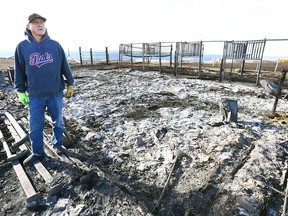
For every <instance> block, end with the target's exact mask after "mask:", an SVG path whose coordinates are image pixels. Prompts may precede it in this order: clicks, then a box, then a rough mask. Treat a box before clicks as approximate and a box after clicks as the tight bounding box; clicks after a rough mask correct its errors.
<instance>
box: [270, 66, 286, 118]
mask: <svg viewBox="0 0 288 216" xmlns="http://www.w3.org/2000/svg"><path fill="white" fill-rule="evenodd" d="M281 72H282V75H281V78H280V81H279V84H278V88H277V92H276V95H275V101H274V104H273V109H272V117H274V116H275V111H276V107H277V104H278V100H279V97H280V95H281V87H282V84H283V83H284V81H285V77H286V73H287V71H286V70H285V69H283V70H282V71H281Z"/></svg>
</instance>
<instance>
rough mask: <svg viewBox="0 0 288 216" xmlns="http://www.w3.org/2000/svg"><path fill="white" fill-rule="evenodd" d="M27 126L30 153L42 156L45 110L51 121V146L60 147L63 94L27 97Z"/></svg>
mask: <svg viewBox="0 0 288 216" xmlns="http://www.w3.org/2000/svg"><path fill="white" fill-rule="evenodd" d="M29 100H30V102H29V124H30V131H29V135H30V142H31V145H32V153H33V155H36V156H42V155H43V154H44V142H43V130H44V123H45V110H46V108H47V111H48V113H49V114H50V117H51V119H52V125H53V126H52V129H53V134H52V140H51V142H52V145H53V146H54V147H55V148H58V147H60V146H61V145H62V135H63V125H62V104H63V93H62V92H59V93H57V94H56V95H54V96H51V97H38V96H30V95H29Z"/></svg>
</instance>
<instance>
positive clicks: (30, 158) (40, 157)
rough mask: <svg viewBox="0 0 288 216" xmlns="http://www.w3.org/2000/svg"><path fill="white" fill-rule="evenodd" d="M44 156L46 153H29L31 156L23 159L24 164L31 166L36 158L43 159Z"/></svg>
mask: <svg viewBox="0 0 288 216" xmlns="http://www.w3.org/2000/svg"><path fill="white" fill-rule="evenodd" d="M44 157H45V155H42V156H37V155H34V154H31V155H29V156H28V157H27V158H26V159H25V160H24V161H23V164H24V165H27V166H30V165H32V164H33V163H34V162H35V161H36V160H39V161H42V160H43V158H44Z"/></svg>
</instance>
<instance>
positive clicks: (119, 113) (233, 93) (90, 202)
mask: <svg viewBox="0 0 288 216" xmlns="http://www.w3.org/2000/svg"><path fill="white" fill-rule="evenodd" d="M72 71H73V74H74V77H75V85H76V86H75V95H74V97H73V98H72V99H69V100H68V99H64V106H63V107H64V116H65V118H66V119H67V122H66V123H67V124H66V128H67V130H68V132H69V134H70V135H71V137H72V138H73V144H72V145H71V146H69V151H70V152H72V153H73V154H75V155H77V157H78V158H79V159H80V160H81V161H82V162H83V163H85V164H86V165H87V166H88V167H89V168H90V169H91V170H93V176H92V178H91V179H90V180H89V182H85V183H81V182H80V181H79V179H80V178H81V176H82V173H81V171H79V169H77V168H75V167H73V166H71V165H69V164H66V163H63V162H61V161H59V160H57V159H56V158H53V157H47V158H46V159H45V160H44V161H43V164H44V166H45V167H47V169H48V170H49V172H50V173H51V174H52V175H53V177H55V178H56V179H57V181H58V182H61V183H62V184H63V187H62V189H61V191H60V193H59V194H58V195H57V197H54V198H53V199H51V200H47V199H45V195H47V193H49V187H48V186H47V185H46V184H45V183H44V182H43V180H41V177H40V176H39V174H37V172H36V170H35V169H33V167H32V168H29V167H27V168H25V170H26V171H27V173H28V174H29V176H30V178H31V180H32V182H33V184H34V185H35V188H36V189H37V190H38V191H40V192H41V193H42V194H43V197H44V198H43V200H42V201H41V203H39V206H36V207H33V208H32V209H31V208H27V203H26V197H25V193H24V192H23V190H22V188H21V185H20V183H19V180H18V178H17V176H16V174H15V172H14V170H13V168H12V165H11V163H10V162H7V161H6V153H5V151H4V150H3V149H1V154H0V159H1V160H0V183H1V184H0V193H1V196H0V206H1V209H0V214H1V215H13V216H14V215H85V216H86V215H101V216H104V215H117V216H120V215H123V216H124V215H133V216H134V215H135V216H136V215H137V216H139V215H151V216H152V215H160V216H162V215H163V216H170V215H171V216H172V215H173V216H174V215H175V216H178V215H179V216H180V215H186V216H188V215H205V216H207V215H229V216H230V215H273V216H274V215H281V213H282V211H283V210H282V208H283V203H284V196H283V194H284V193H285V188H286V184H287V182H286V178H287V148H288V133H287V122H286V114H285V112H286V111H287V107H288V103H287V102H288V101H287V100H282V99H280V100H279V102H278V106H277V113H278V118H273V119H271V118H269V117H268V116H269V115H270V114H271V110H272V106H273V103H274V97H273V96H271V95H269V94H268V93H267V92H265V90H264V89H263V88H260V87H256V85H255V84H254V83H240V82H228V81H223V82H219V81H213V80H200V79H190V78H180V77H178V78H176V77H174V76H171V75H167V74H160V73H159V72H155V71H154V72H152V71H147V72H143V71H138V70H133V71H132V70H129V69H111V70H96V69H93V68H90V67H82V68H81V67H80V68H73V69H72ZM221 98H229V99H232V100H237V104H238V122H237V124H236V123H230V124H228V123H227V124H219V122H221V121H222V115H221V113H220V111H219V102H220V100H221ZM0 111H1V112H5V111H9V112H10V113H11V114H12V115H13V116H14V117H15V118H16V119H17V120H18V121H19V123H20V124H21V125H22V126H23V128H26V130H28V125H27V124H26V123H25V122H22V120H21V119H23V117H27V107H24V106H23V105H21V104H20V102H19V101H18V99H17V95H16V91H15V89H13V88H12V87H11V86H7V87H3V88H2V89H1V92H0ZM168 180H169V181H168ZM164 188H165V190H163V189H164ZM28 207H29V206H28Z"/></svg>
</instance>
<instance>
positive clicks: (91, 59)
mask: <svg viewBox="0 0 288 216" xmlns="http://www.w3.org/2000/svg"><path fill="white" fill-rule="evenodd" d="M90 61H91V65H93V53H92V48H90Z"/></svg>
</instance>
